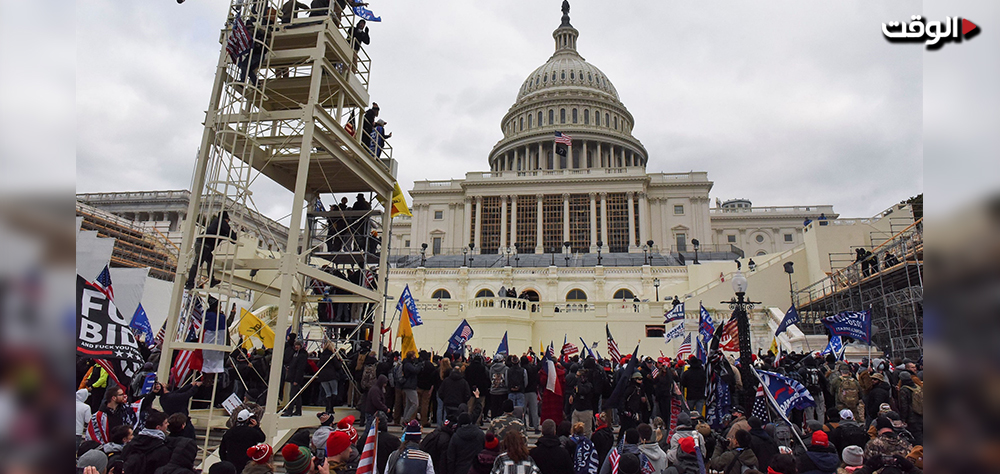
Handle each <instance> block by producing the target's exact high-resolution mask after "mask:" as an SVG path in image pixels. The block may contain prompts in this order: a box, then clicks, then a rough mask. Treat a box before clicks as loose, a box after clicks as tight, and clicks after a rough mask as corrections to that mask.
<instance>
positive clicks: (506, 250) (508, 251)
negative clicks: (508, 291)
mask: <svg viewBox="0 0 1000 474" xmlns="http://www.w3.org/2000/svg"><path fill="white" fill-rule="evenodd" d="M503 252H504V254H506V255H507V265H505V266H508V267H509V266H510V246H507V248H505V249H503Z"/></svg>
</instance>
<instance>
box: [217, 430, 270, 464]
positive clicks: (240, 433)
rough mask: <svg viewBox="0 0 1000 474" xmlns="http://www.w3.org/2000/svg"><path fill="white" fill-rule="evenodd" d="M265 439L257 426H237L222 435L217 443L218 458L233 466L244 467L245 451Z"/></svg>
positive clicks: (247, 459) (245, 460) (246, 458)
mask: <svg viewBox="0 0 1000 474" xmlns="http://www.w3.org/2000/svg"><path fill="white" fill-rule="evenodd" d="M266 439H267V436H265V435H264V431H263V430H261V429H260V427H259V426H248V425H237V426H234V427H232V428H230V429H229V430H228V431H226V433H225V434H223V435H222V441H220V442H219V458H220V459H222V460H223V461H229V462H231V463H233V465H234V466H239V467H243V466H246V464H247V461H249V460H250V458H249V457H247V449H249V448H250V446H253V445H255V444H257V443H263V442H264V440H266Z"/></svg>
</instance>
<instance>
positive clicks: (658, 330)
mask: <svg viewBox="0 0 1000 474" xmlns="http://www.w3.org/2000/svg"><path fill="white" fill-rule="evenodd" d="M665 330H666V328H665V327H664V325H663V324H647V325H646V337H663V333H664V332H665Z"/></svg>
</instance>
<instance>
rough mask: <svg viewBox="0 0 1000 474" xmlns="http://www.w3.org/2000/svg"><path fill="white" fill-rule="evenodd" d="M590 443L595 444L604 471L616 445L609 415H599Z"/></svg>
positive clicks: (598, 459) (600, 466) (600, 465)
mask: <svg viewBox="0 0 1000 474" xmlns="http://www.w3.org/2000/svg"><path fill="white" fill-rule="evenodd" d="M590 441H591V442H592V443H594V451H596V454H597V462H598V464H599V468H602V469H603V467H604V460H605V459H607V457H608V453H609V452H611V447H612V446H614V444H615V434H614V432H612V431H611V425H610V424H609V423H608V415H607V414H605V413H598V414H597V427H596V428H595V429H594V433H593V434H592V435H590Z"/></svg>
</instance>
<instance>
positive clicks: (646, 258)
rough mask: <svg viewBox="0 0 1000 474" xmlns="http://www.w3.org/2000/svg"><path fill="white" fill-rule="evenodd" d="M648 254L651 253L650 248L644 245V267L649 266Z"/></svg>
mask: <svg viewBox="0 0 1000 474" xmlns="http://www.w3.org/2000/svg"><path fill="white" fill-rule="evenodd" d="M647 252H649V246H647V245H646V244H642V264H643V265H648V264H649V254H648V253H647Z"/></svg>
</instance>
